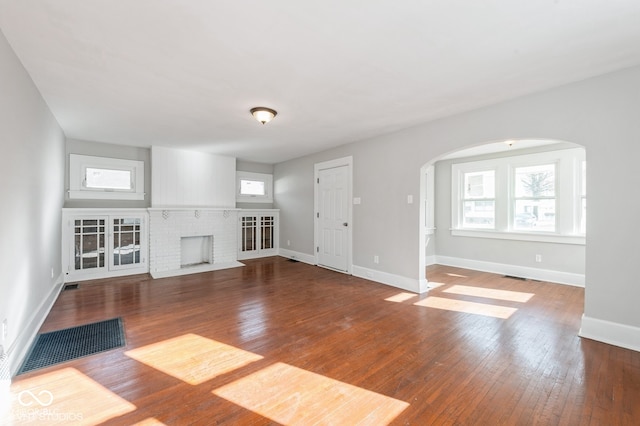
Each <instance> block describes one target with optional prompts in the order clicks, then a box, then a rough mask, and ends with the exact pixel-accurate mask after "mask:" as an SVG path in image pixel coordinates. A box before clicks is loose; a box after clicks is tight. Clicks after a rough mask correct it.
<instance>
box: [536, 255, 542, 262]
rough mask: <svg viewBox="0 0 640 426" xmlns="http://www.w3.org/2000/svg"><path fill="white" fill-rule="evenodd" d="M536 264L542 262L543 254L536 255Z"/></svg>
mask: <svg viewBox="0 0 640 426" xmlns="http://www.w3.org/2000/svg"><path fill="white" fill-rule="evenodd" d="M536 262H538V263H540V262H542V255H541V254H536Z"/></svg>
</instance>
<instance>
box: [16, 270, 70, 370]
mask: <svg viewBox="0 0 640 426" xmlns="http://www.w3.org/2000/svg"><path fill="white" fill-rule="evenodd" d="M63 284H64V279H63V275H62V274H60V275H59V276H58V277H57V278H56V280H55V284H54V285H53V287H51V291H50V292H49V294H48V295H47V297H46V298H44V299H43V301H42V303H40V306H38V309H36V310H35V311H34V312H33V314H32V315H31V318H30V319H29V321H28V322H27V326H26V327H24V328H23V329H21V330H20V332H19V333H18V335H17V337H16V339H15V340H14V341H13V344H12V345H11V346H10V347H9V349H8V350H7V357H8V358H9V370H10V372H11V377H14V376H15V375H16V373H17V372H18V369H19V368H20V366H21V365H22V363H23V362H24V359H25V357H26V356H27V354H28V352H29V348H30V347H31V345H32V344H33V342H34V340H35V339H36V337H37V335H38V330H40V327H41V326H42V324H43V323H44V320H45V319H47V316H48V315H49V311H51V308H52V307H53V304H54V303H55V301H56V300H57V299H58V295H59V294H60V292H61V291H62V289H63Z"/></svg>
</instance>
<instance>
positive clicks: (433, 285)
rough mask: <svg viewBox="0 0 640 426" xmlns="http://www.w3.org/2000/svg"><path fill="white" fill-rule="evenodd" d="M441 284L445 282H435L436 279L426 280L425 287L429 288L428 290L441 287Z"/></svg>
mask: <svg viewBox="0 0 640 426" xmlns="http://www.w3.org/2000/svg"><path fill="white" fill-rule="evenodd" d="M443 285H445V283H439V282H436V281H428V282H427V288H429V290H431V289H432V288H438V287H442V286H443Z"/></svg>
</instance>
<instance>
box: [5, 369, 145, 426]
mask: <svg viewBox="0 0 640 426" xmlns="http://www.w3.org/2000/svg"><path fill="white" fill-rule="evenodd" d="M11 397H12V401H11V411H10V413H9V416H10V422H9V423H8V424H27V423H31V424H99V423H102V422H105V421H107V420H110V419H113V418H115V417H119V416H122V415H124V414H126V413H129V412H132V411H135V410H136V408H137V407H136V406H135V405H133V404H131V403H130V402H128V401H126V400H124V399H122V398H121V397H119V396H118V395H116V394H115V393H113V392H111V391H110V390H109V389H107V388H105V387H104V386H102V385H100V384H99V383H97V382H95V381H94V380H92V379H90V378H89V377H87V376H85V375H84V374H82V373H81V372H79V371H78V370H76V369H75V368H63V369H61V370H55V371H53V372H50V373H44V374H40V375H37V376H33V377H29V378H26V379H17V380H16V381H15V382H14V383H13V384H12V385H11Z"/></svg>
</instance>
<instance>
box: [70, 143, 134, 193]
mask: <svg viewBox="0 0 640 426" xmlns="http://www.w3.org/2000/svg"><path fill="white" fill-rule="evenodd" d="M144 195H145V194H144V162H143V161H137V160H124V159H119V158H106V157H93V156H89V155H78V154H71V155H70V156H69V198H80V199H112V200H144Z"/></svg>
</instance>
